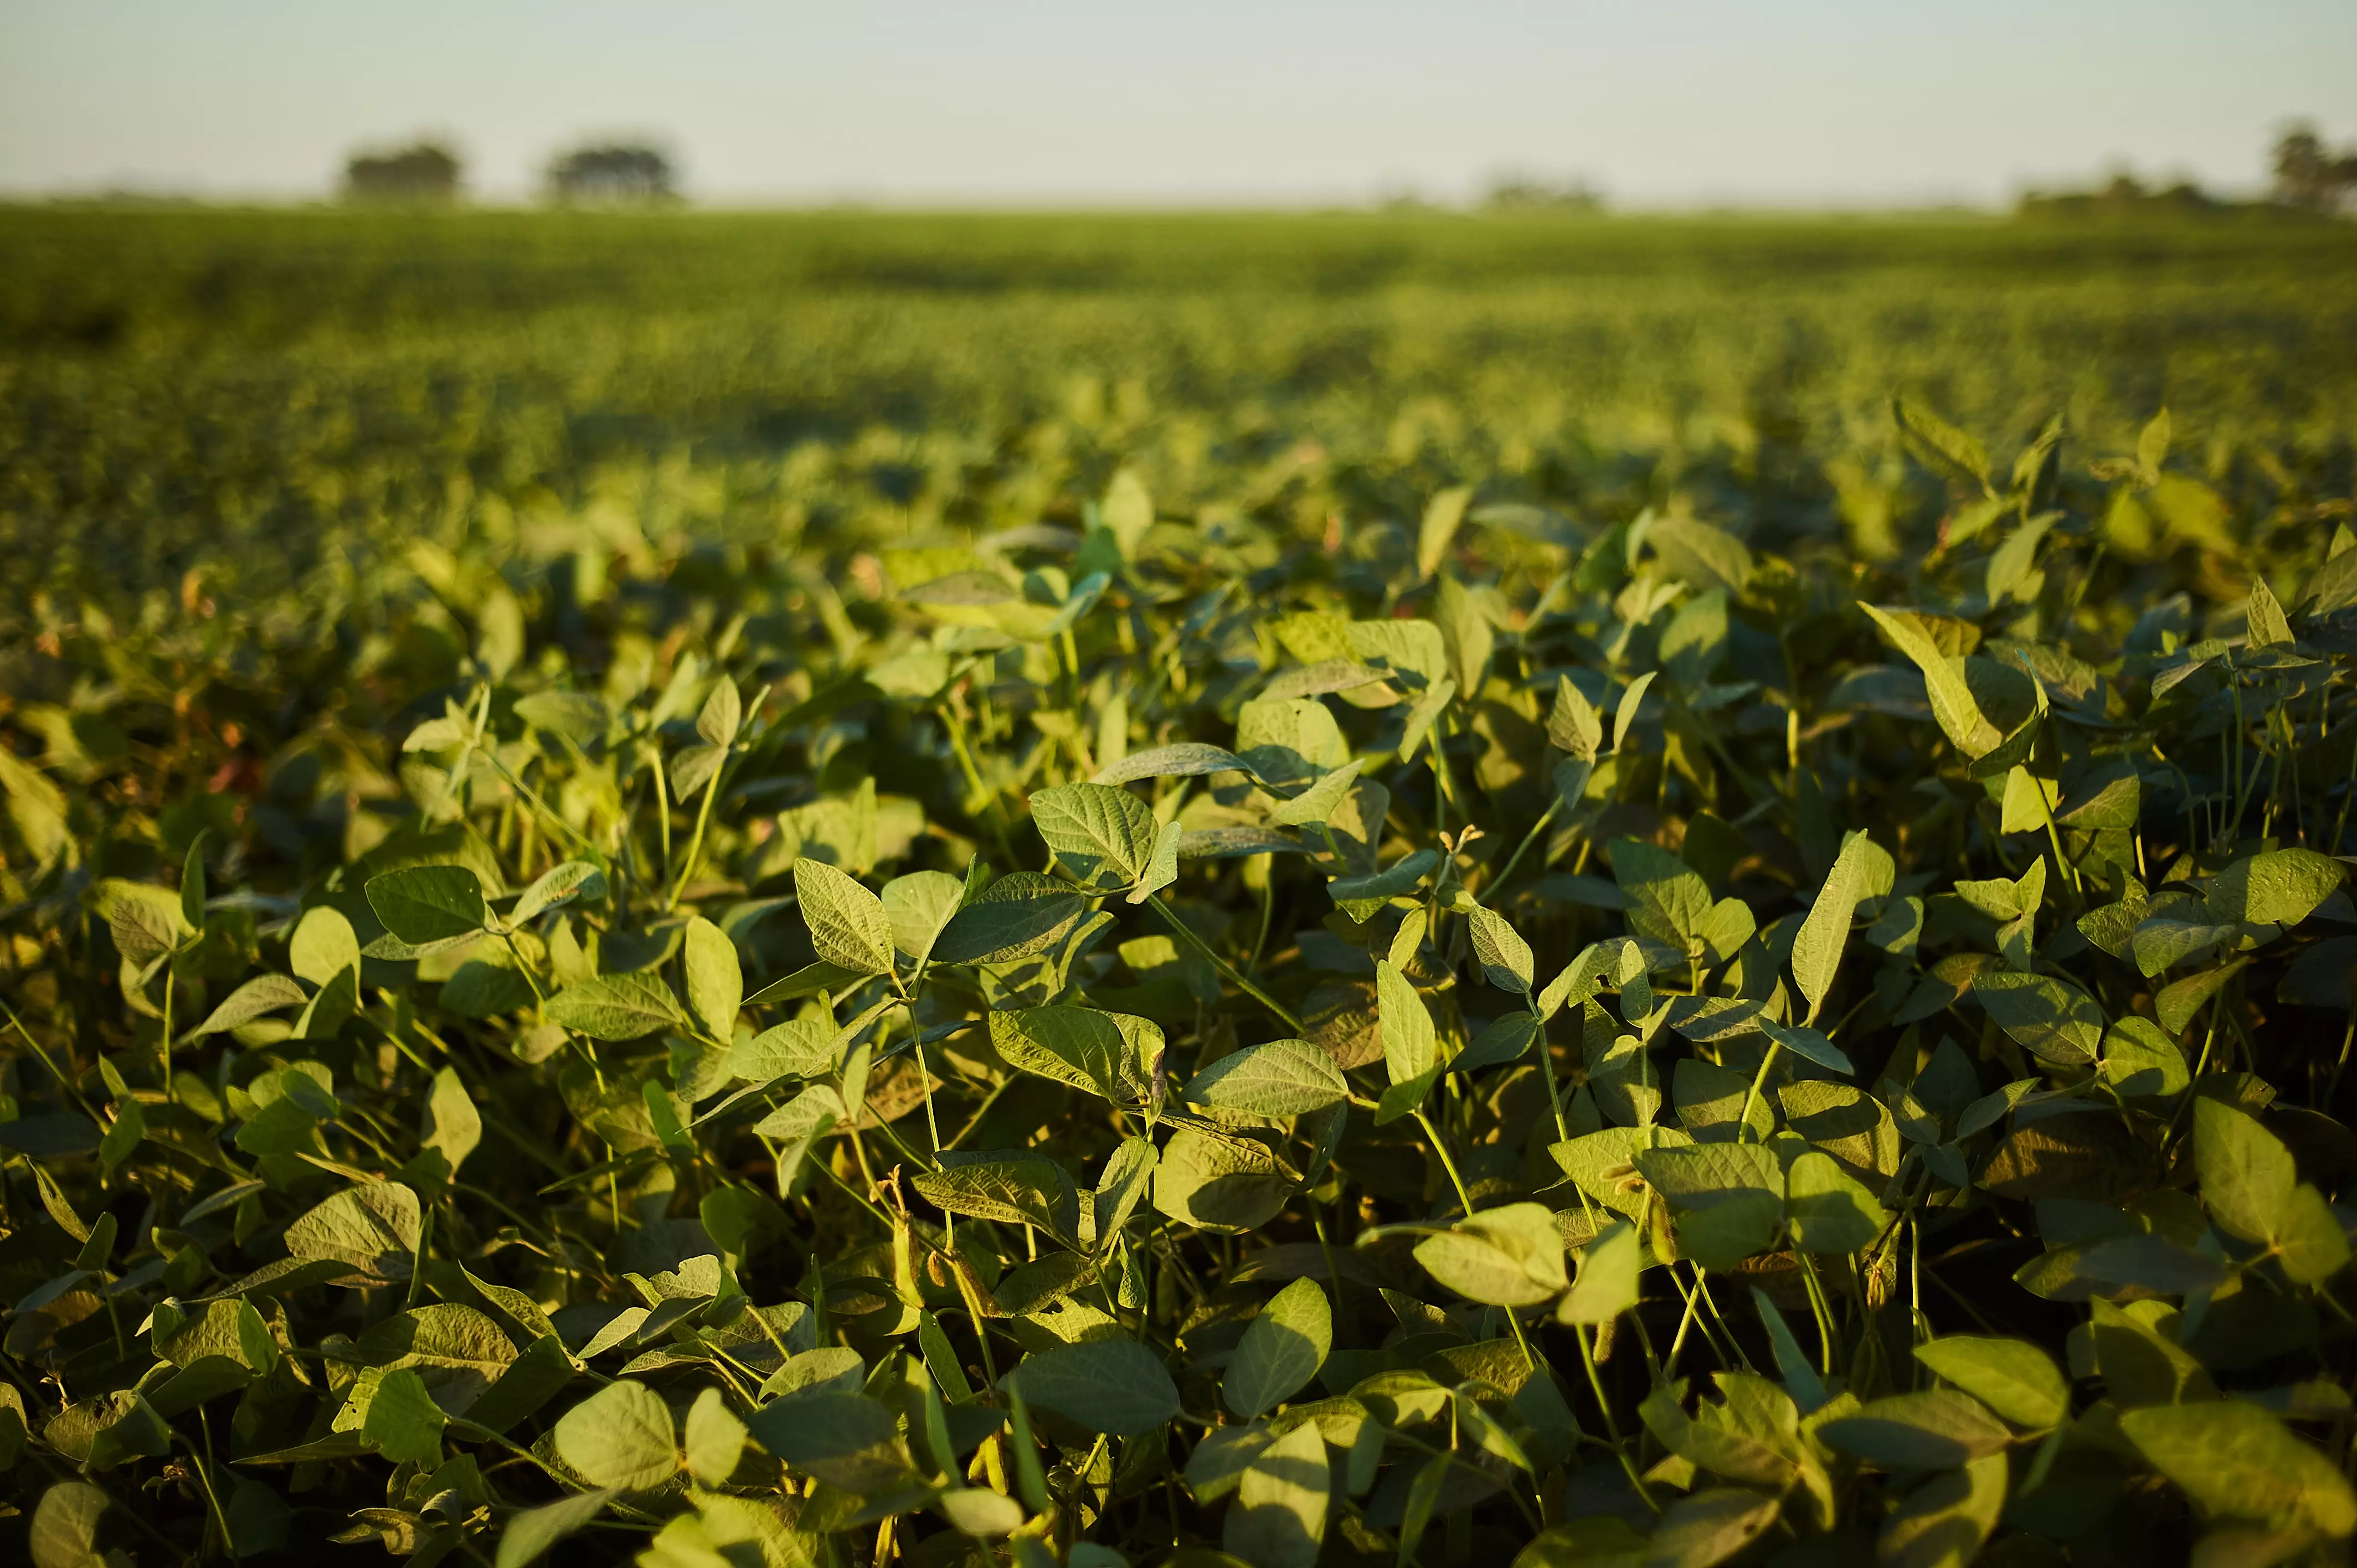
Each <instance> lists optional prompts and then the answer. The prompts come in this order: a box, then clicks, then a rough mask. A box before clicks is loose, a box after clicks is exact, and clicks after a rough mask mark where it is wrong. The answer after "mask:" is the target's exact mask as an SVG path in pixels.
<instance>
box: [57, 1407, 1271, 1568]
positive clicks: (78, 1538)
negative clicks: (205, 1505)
mask: <svg viewBox="0 0 2357 1568" xmlns="http://www.w3.org/2000/svg"><path fill="white" fill-rule="evenodd" d="M1311 1430H1313V1431H1314V1430H1315V1428H1312V1429H1311ZM113 1500H114V1499H113V1498H110V1497H108V1496H107V1495H106V1493H105V1492H104V1491H102V1489H100V1488H99V1487H93V1486H91V1484H90V1483H88V1482H87V1481H59V1482H56V1483H55V1484H53V1485H52V1486H50V1487H49V1488H48V1490H47V1491H45V1492H43V1493H42V1494H41V1501H40V1505H39V1506H38V1508H36V1509H34V1510H33V1526H32V1530H31V1532H30V1534H29V1535H28V1536H27V1541H26V1544H27V1548H28V1549H29V1550H30V1552H31V1553H32V1559H33V1568H107V1563H106V1559H105V1557H103V1556H102V1555H101V1554H100V1552H99V1550H98V1525H99V1520H101V1519H102V1518H104V1517H105V1514H106V1510H107V1509H108V1508H109V1507H111V1506H112V1505H113Z"/></svg>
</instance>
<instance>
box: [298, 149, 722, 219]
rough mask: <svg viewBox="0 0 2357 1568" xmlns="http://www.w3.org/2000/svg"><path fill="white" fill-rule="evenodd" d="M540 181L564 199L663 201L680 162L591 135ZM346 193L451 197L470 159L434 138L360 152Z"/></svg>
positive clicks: (377, 197) (402, 199)
mask: <svg viewBox="0 0 2357 1568" xmlns="http://www.w3.org/2000/svg"><path fill="white" fill-rule="evenodd" d="M542 188H543V190H544V193H545V195H546V196H547V198H548V199H549V200H551V201H554V202H555V203H557V204H559V205H561V206H662V205H665V204H668V203H670V202H673V201H676V200H678V199H679V196H680V192H679V170H678V168H677V166H675V165H674V164H673V161H672V157H671V155H670V154H669V153H668V152H667V151H665V150H664V149H662V147H659V146H656V145H653V144H651V143H649V142H640V141H610V142H587V143H584V144H583V145H579V146H577V147H574V148H571V149H569V150H568V151H565V152H564V153H560V154H558V155H557V156H555V157H554V158H551V159H550V160H549V162H548V165H547V166H546V168H545V169H544V171H543V174H542ZM343 194H344V199H346V200H348V201H361V202H384V203H408V204H417V205H426V206H445V205H449V204H452V203H456V202H457V201H459V200H461V199H464V197H465V195H466V164H465V160H464V159H463V158H462V157H461V156H459V155H458V153H457V151H456V150H455V149H454V148H452V147H451V145H449V144H448V143H447V142H445V141H441V140H439V139H436V138H427V139H425V140H421V141H418V142H415V143H413V144H411V145H408V146H404V147H395V148H391V149H387V150H382V151H367V150H364V151H361V152H356V153H354V154H352V156H350V158H348V159H347V160H346V161H345V164H344V185H343Z"/></svg>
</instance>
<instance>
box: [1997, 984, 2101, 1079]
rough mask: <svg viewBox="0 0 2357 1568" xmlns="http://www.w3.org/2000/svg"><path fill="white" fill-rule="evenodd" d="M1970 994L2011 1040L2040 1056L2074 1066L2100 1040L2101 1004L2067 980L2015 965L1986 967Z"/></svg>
mask: <svg viewBox="0 0 2357 1568" xmlns="http://www.w3.org/2000/svg"><path fill="white" fill-rule="evenodd" d="M1973 997H1974V999H1975V1001H1977V1002H1978V1003H1979V1004H1981V1007H1982V1010H1983V1011H1985V1012H1986V1013H1987V1014H1988V1015H1989V1017H1990V1019H1991V1020H1992V1021H1993V1022H1994V1023H1995V1024H1996V1026H1997V1027H1998V1028H2000V1029H2003V1030H2004V1031H2005V1032H2006V1033H2007V1034H2008V1035H2010V1036H2013V1039H2014V1042H2015V1043H2016V1044H2017V1045H2019V1046H2020V1047H2022V1048H2023V1049H2024V1050H2026V1051H2028V1052H2029V1054H2030V1055H2032V1056H2034V1057H2036V1058H2039V1059H2040V1060H2041V1061H2049V1062H2053V1063H2055V1064H2056V1065H2058V1066H2061V1067H2077V1066H2079V1065H2081V1064H2083V1063H2086V1062H2091V1061H2093V1060H2094V1059H2095V1053H2096V1051H2097V1050H2098V1049H2099V1048H2100V1047H2102V1045H2103V1042H2104V1010H2103V1008H2102V1007H2101V1006H2099V1005H2098V1004H2096V1002H2095V999H2094V998H2093V997H2092V996H2090V995H2088V994H2087V993H2085V992H2083V991H2082V990H2080V989H2079V988H2078V987H2077V986H2076V985H2073V984H2072V983H2070V982H2069V981H2067V980H2061V979H2058V978H2057V977H2055V976H2053V975H2050V974H2026V973H2023V972H2021V971H2019V970H2011V969H1985V970H1983V971H1981V972H1979V973H1978V974H1976V975H1975V976H1974V977H1973Z"/></svg>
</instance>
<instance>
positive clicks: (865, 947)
mask: <svg viewBox="0 0 2357 1568" xmlns="http://www.w3.org/2000/svg"><path fill="white" fill-rule="evenodd" d="M794 896H795V897H796V898H797V900H799V901H800V903H801V904H802V919H803V921H804V923H805V924H807V925H808V926H809V927H810V934H811V945H812V946H813V948H815V949H816V950H817V951H818V956H819V958H820V959H821V960H822V961H824V962H827V963H832V964H836V965H839V966H840V967H842V968H844V969H846V970H849V971H851V972H853V973H855V974H889V973H891V972H892V921H891V918H890V917H889V916H888V915H887V914H886V913H885V912H884V901H883V900H882V899H881V898H878V897H876V895H875V894H873V893H870V892H869V891H868V890H867V889H866V888H865V887H863V886H860V885H859V884H858V883H857V882H855V881H853V880H852V879H851V878H850V877H849V876H846V875H844V874H843V873H842V872H840V871H837V870H836V869H835V868H834V866H832V865H827V864H826V863H825V862H823V861H818V860H813V859H811V858H810V857H809V856H807V855H805V856H803V857H802V859H800V860H797V861H795V862H794Z"/></svg>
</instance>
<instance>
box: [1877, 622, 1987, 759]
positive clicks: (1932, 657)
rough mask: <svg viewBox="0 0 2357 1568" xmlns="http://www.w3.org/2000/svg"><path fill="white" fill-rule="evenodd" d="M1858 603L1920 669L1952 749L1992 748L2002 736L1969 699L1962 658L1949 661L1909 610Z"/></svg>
mask: <svg viewBox="0 0 2357 1568" xmlns="http://www.w3.org/2000/svg"><path fill="white" fill-rule="evenodd" d="M1859 608H1860V609H1863V610H1864V611H1866V613H1867V615H1868V616H1869V617H1871V618H1873V621H1874V624H1875V625H1877V626H1878V627H1880V628H1882V634H1883V635H1884V636H1885V637H1888V638H1889V639H1890V641H1891V645H1892V646H1893V647H1895V648H1897V649H1898V650H1899V651H1900V652H1901V653H1904V654H1905V655H1907V657H1908V658H1910V659H1911V660H1914V661H1915V665H1916V668H1918V669H1920V670H1921V671H1923V686H1924V690H1925V691H1926V692H1927V693H1929V694H1930V696H1931V699H1932V717H1933V718H1935V719H1937V720H1939V721H1940V728H1941V729H1942V730H1943V732H1945V734H1946V735H1947V737H1948V739H1949V740H1950V741H1951V742H1953V744H1954V746H1955V747H1956V749H1957V750H1959V751H1961V752H1963V753H1964V755H1965V756H1966V757H1981V756H1984V755H1986V753H1988V752H1991V751H1994V750H1996V747H1997V746H1998V744H1999V743H2000V742H2002V741H2003V740H2004V739H2005V736H2003V735H2002V734H2001V733H1999V731H1998V729H1997V727H1996V725H1993V724H1991V723H1989V722H1988V720H1987V719H1986V717H1984V716H1983V715H1982V714H1981V710H1980V704H1979V703H1976V702H1975V701H1974V700H1973V692H1972V688H1971V687H1970V686H1969V685H1967V684H1966V683H1965V682H1964V670H1963V667H1962V660H1958V661H1956V662H1954V663H1951V662H1950V661H1949V660H1948V656H1947V655H1946V654H1944V653H1943V652H1941V651H1940V645H1939V644H1938V643H1936V642H1934V641H1932V635H1931V633H1929V632H1928V631H1925V630H1924V629H1923V623H1922V622H1921V620H1919V619H1918V618H1916V617H1915V615H1914V614H1913V613H1912V612H1911V611H1908V610H1896V611H1893V610H1886V609H1881V608H1878V607H1876V606H1873V605H1864V604H1862V605H1860V606H1859Z"/></svg>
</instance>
